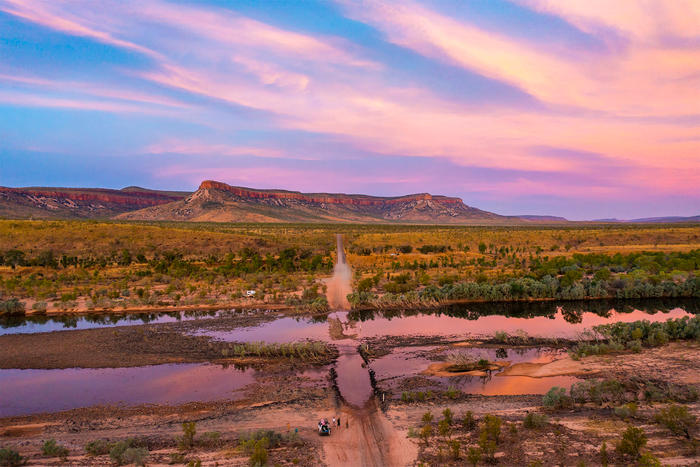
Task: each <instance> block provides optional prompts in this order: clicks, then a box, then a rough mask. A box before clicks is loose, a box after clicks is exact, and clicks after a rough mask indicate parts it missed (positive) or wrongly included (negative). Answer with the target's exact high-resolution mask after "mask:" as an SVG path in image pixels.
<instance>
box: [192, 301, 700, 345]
mask: <svg viewBox="0 0 700 467" xmlns="http://www.w3.org/2000/svg"><path fill="white" fill-rule="evenodd" d="M589 308H590V309H589ZM696 308H697V304H695V305H692V304H688V303H686V302H684V301H677V302H674V303H667V306H655V305H652V304H648V303H645V304H644V305H638V304H636V305H635V304H632V303H629V302H625V303H620V302H546V303H509V304H503V303H500V304H477V305H469V306H465V305H462V306H450V307H445V308H440V309H433V310H399V311H393V310H392V311H374V312H367V311H362V312H360V311H352V312H336V313H333V314H331V315H329V316H328V317H327V321H326V320H324V321H319V320H307V319H304V318H281V319H277V320H274V321H270V322H266V323H262V324H260V325H259V326H255V327H247V328H236V329H231V330H228V331H220V330H218V329H217V330H216V331H214V330H211V331H209V330H207V329H206V325H205V326H204V327H203V329H202V330H201V331H199V332H198V334H204V335H210V336H213V337H215V338H217V339H222V340H226V341H233V342H235V341H238V342H252V341H266V342H290V341H296V340H303V339H320V340H325V341H334V340H337V339H339V338H348V337H350V338H352V337H353V336H359V337H361V338H366V337H382V336H446V337H477V338H478V337H482V336H490V335H492V334H493V333H494V332H496V331H505V332H507V333H509V334H516V333H520V332H525V333H527V334H528V335H530V336H533V337H558V338H576V337H578V336H579V334H580V333H581V332H583V331H584V330H585V329H589V328H591V327H592V326H596V325H598V324H606V323H613V322H619V321H624V322H630V321H637V320H649V321H665V320H667V319H671V318H679V317H682V316H687V315H689V314H690V313H688V312H687V311H686V310H687V309H690V310H695V309H696Z"/></svg>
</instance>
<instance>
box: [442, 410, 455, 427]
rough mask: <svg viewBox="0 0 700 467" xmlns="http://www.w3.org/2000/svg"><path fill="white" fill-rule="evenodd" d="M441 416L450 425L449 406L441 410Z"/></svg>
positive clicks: (450, 414) (450, 413) (450, 412)
mask: <svg viewBox="0 0 700 467" xmlns="http://www.w3.org/2000/svg"><path fill="white" fill-rule="evenodd" d="M442 416H443V417H444V419H445V421H446V422H447V423H448V424H449V425H452V417H453V415H452V411H451V410H450V408H449V407H448V408H446V409H445V410H443V411H442Z"/></svg>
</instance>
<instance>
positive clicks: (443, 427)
mask: <svg viewBox="0 0 700 467" xmlns="http://www.w3.org/2000/svg"><path fill="white" fill-rule="evenodd" d="M438 433H440V436H442V437H443V438H447V437H448V436H450V434H452V428H450V424H449V423H448V422H447V419H443V420H440V422H439V423H438Z"/></svg>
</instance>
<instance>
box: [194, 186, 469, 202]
mask: <svg viewBox="0 0 700 467" xmlns="http://www.w3.org/2000/svg"><path fill="white" fill-rule="evenodd" d="M199 189H200V190H202V189H213V190H221V191H227V192H229V193H233V194H234V195H236V196H240V197H241V198H256V199H292V200H298V201H305V202H308V203H326V204H345V205H352V206H389V205H394V204H400V203H406V202H411V201H420V200H434V201H438V202H439V203H441V204H456V205H461V204H463V203H462V200H461V199H459V198H450V197H447V196H433V195H430V194H428V193H419V194H415V195H406V196H397V197H393V198H390V197H379V196H368V195H346V194H330V193H300V192H298V191H276V190H269V191H268V190H254V189H251V188H243V187H237V186H231V185H227V184H226V183H221V182H216V181H213V180H205V181H203V182H202V184H201V185H200V186H199Z"/></svg>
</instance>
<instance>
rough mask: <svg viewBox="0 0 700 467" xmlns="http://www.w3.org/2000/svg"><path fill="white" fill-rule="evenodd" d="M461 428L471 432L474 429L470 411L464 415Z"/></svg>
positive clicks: (473, 420)
mask: <svg viewBox="0 0 700 467" xmlns="http://www.w3.org/2000/svg"><path fill="white" fill-rule="evenodd" d="M462 427H463V428H464V429H466V430H473V429H474V428H476V420H475V419H474V414H473V413H472V411H471V410H469V411H467V413H465V414H464V418H462Z"/></svg>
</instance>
